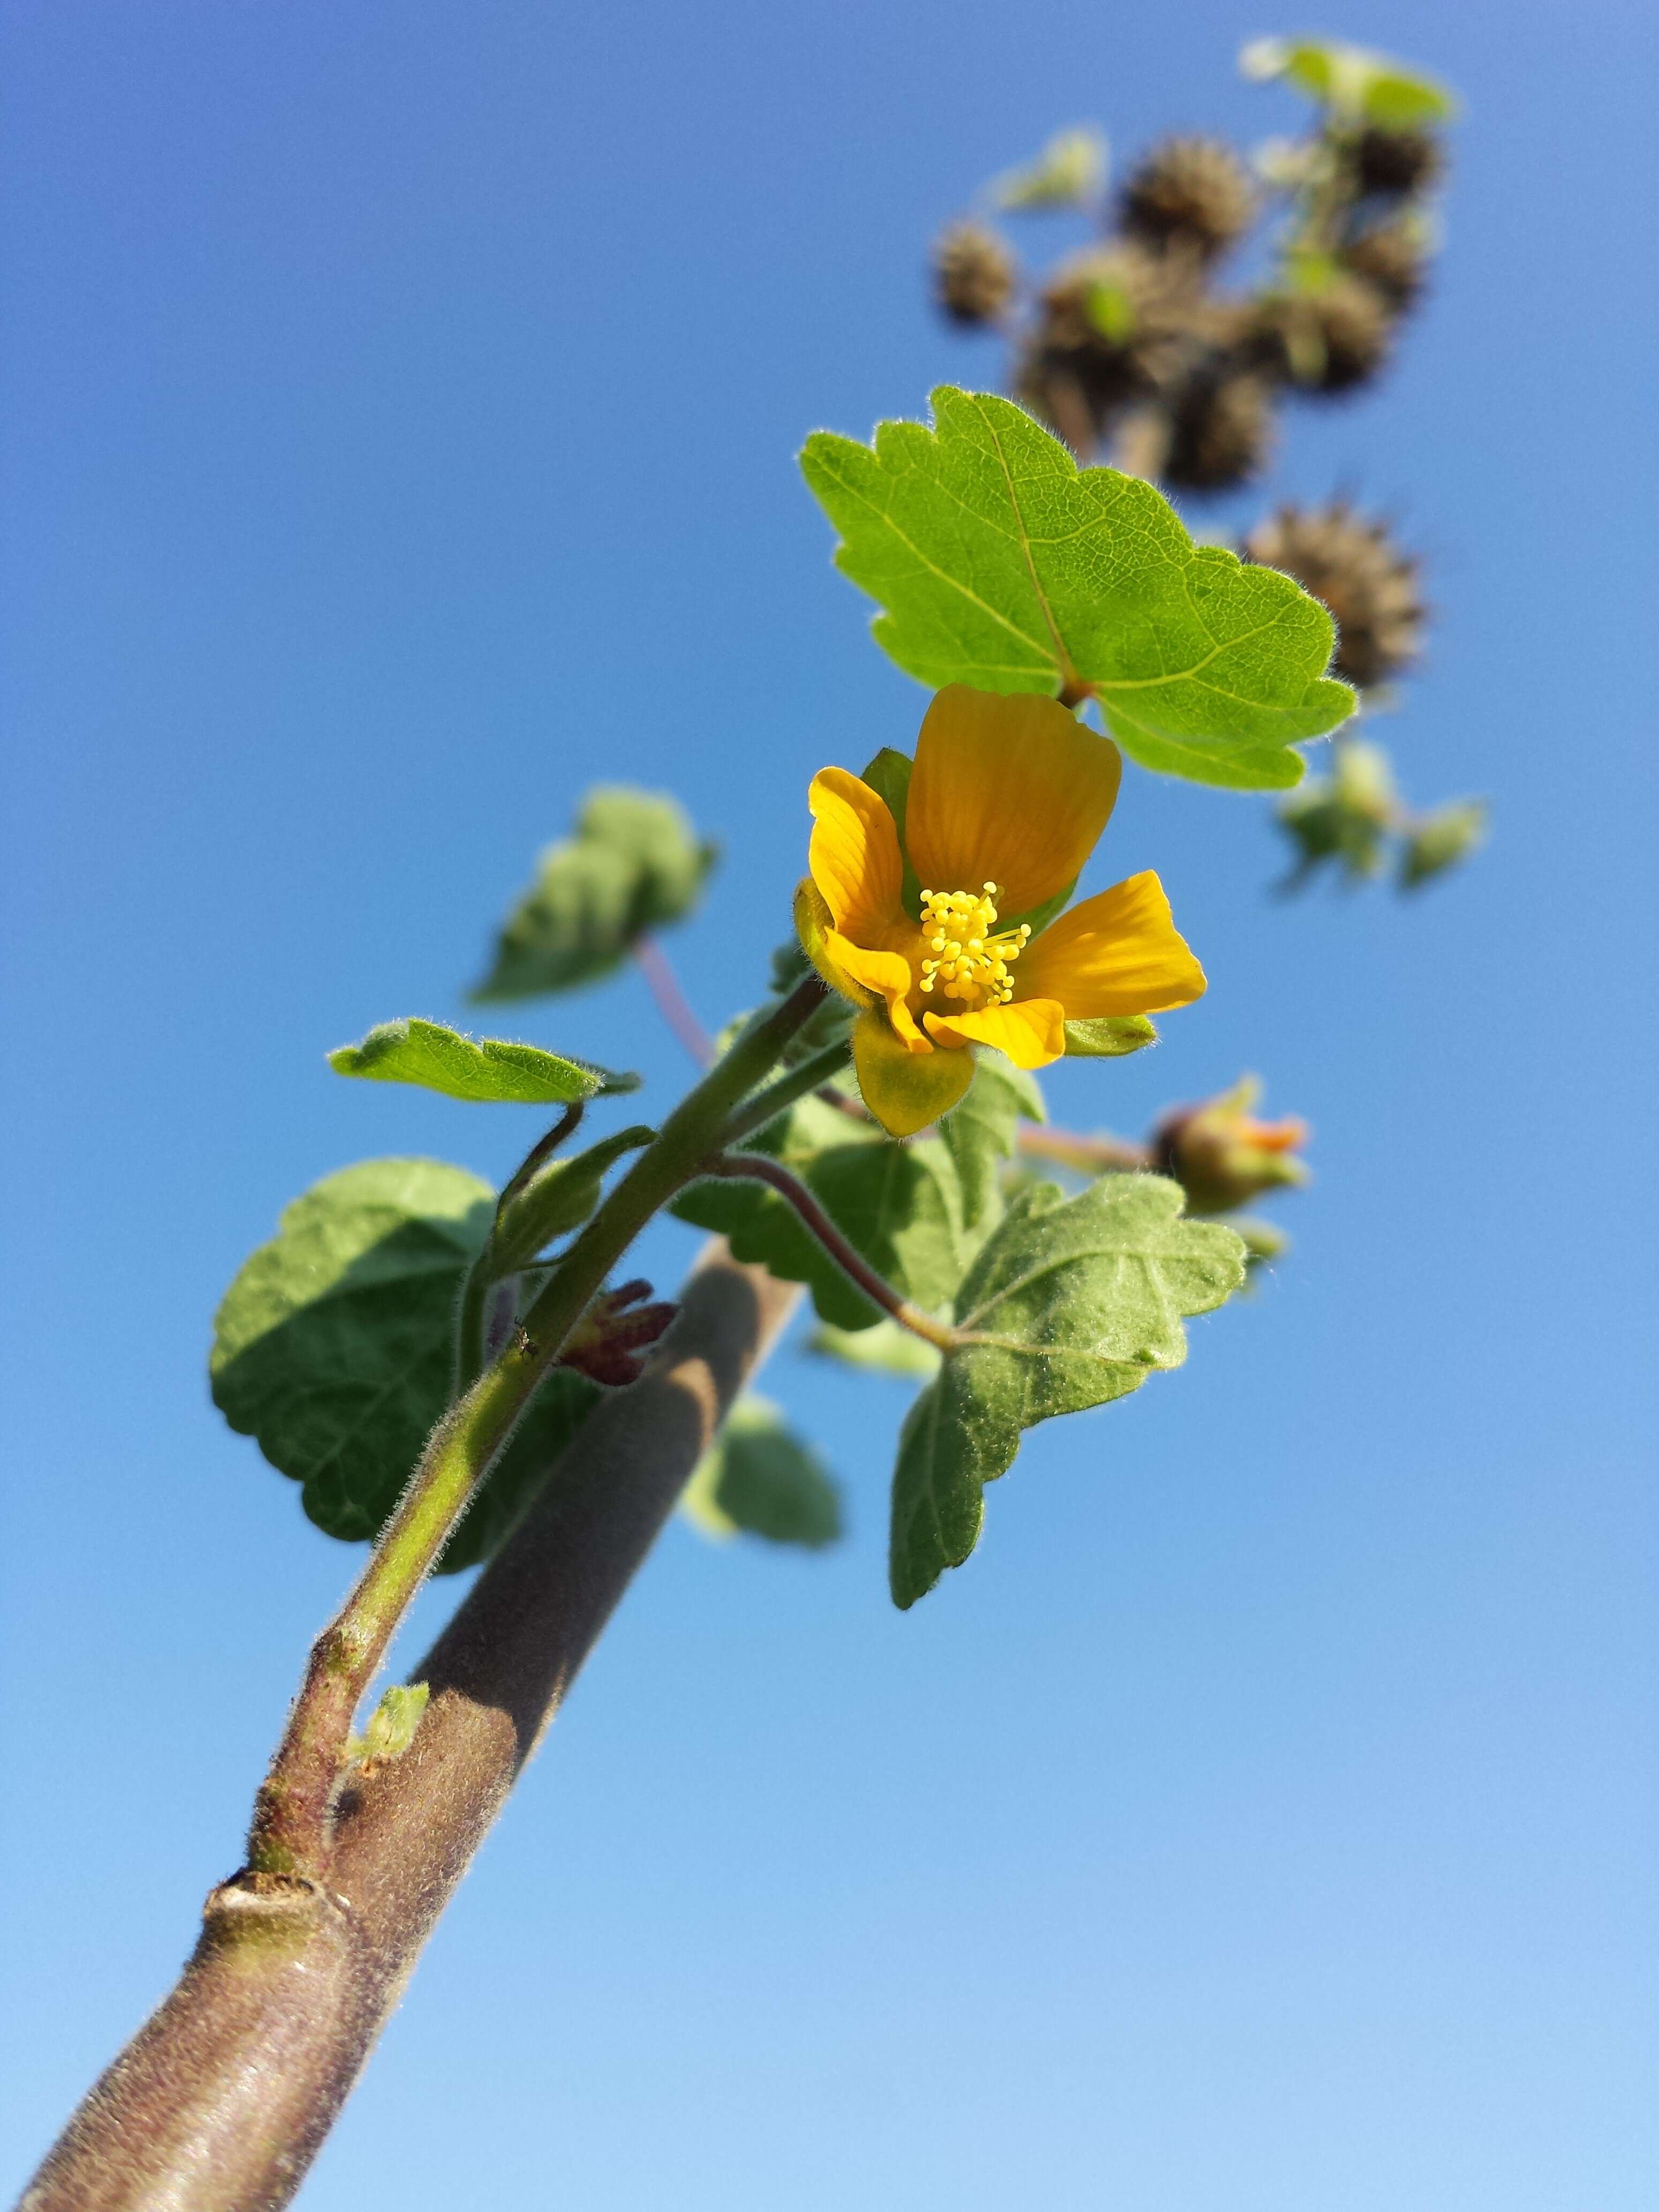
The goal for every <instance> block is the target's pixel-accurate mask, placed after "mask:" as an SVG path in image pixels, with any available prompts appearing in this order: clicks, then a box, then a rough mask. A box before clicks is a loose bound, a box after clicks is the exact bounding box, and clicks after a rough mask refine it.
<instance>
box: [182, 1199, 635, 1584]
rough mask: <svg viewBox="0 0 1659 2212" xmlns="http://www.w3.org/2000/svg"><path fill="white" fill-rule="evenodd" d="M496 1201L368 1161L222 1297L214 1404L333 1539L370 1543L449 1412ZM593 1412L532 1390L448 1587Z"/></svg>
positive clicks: (564, 1375) (567, 1390)
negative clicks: (289, 1481)
mask: <svg viewBox="0 0 1659 2212" xmlns="http://www.w3.org/2000/svg"><path fill="white" fill-rule="evenodd" d="M494 1214H495V1193H494V1192H493V1191H492V1190H491V1189H490V1188H489V1184H488V1183H486V1182H481V1181H480V1180H479V1178H478V1177H477V1176H472V1175H468V1174H467V1173H466V1172H465V1170H464V1169H461V1168H455V1167H448V1166H447V1165H445V1164H444V1163H443V1162H441V1161H439V1160H421V1159H386V1160H365V1161H363V1162H362V1163H361V1164H359V1165H357V1166H356V1167H349V1168H344V1169H343V1170H341V1171H340V1172H339V1173H338V1174H337V1175H331V1176H325V1177H324V1179H323V1181H322V1182H319V1183H317V1184H315V1185H313V1188H311V1189H310V1190H308V1191H307V1192H306V1194H304V1196H303V1197H301V1198H298V1199H296V1200H295V1201H294V1203H293V1205H291V1206H289V1207H288V1208H287V1210H286V1211H285V1212H284V1213H283V1217H282V1221H281V1223H280V1225H279V1227H278V1231H277V1234H276V1237H275V1238H274V1239H273V1241H272V1242H271V1243H269V1244H264V1245H262V1246H261V1247H260V1249H258V1251H257V1252H255V1253H254V1254H253V1255H252V1256H251V1257H250V1258H249V1259H248V1260H247V1261H246V1262H245V1263H244V1265H243V1267H241V1269H240V1273H238V1274H237V1276H236V1279H235V1280H234V1282H233V1283H232V1285H231V1286H230V1288H229V1290H228V1291H227V1292H226V1293H225V1297H224V1300H223V1303H222V1304H221V1306H220V1308H219V1310H218V1313H217V1314H216V1316H215V1319H214V1342H213V1352H212V1358H211V1360H210V1374H211V1377H212V1385H213V1398H214V1402H215V1404H216V1406H217V1407H219V1410H220V1412H221V1413H223V1415H224V1417H225V1419H226V1420H227V1421H228V1422H229V1424H230V1425H231V1427H232V1428H233V1429H235V1430H237V1431H239V1432H240V1434H242V1435H244V1436H251V1437H254V1438H255V1439H256V1440H257V1442H258V1446H259V1449H260V1450H261V1451H262V1452H263V1453H264V1455H265V1457H266V1459H267V1460H269V1461H270V1464H271V1465H272V1466H273V1467H275V1468H277V1469H278V1470H279V1471H280V1472H281V1473H282V1474H286V1475H289V1476H291V1477H292V1478H293V1480H295V1481H296V1482H298V1483H300V1484H301V1486H302V1498H303V1503H304V1505H305V1510H306V1512H307V1514H308V1515H309V1516H310V1518H311V1519H312V1520H313V1521H314V1522H316V1524H317V1526H318V1527H319V1528H322V1529H324V1530H325V1531H326V1532H327V1534H329V1535H331V1536H338V1537H342V1538H344V1539H346V1540H348V1541H362V1540H364V1539H367V1538H369V1537H372V1536H374V1534H377V1532H378V1531H379V1529H380V1526H381V1524H382V1522H384V1521H385V1520H386V1516H387V1515H388V1514H389V1513H390V1512H391V1510H392V1507H393V1506H394V1505H395V1504H397V1502H398V1498H399V1496H400V1495H401V1494H402V1492H403V1487H404V1484H405V1483H406V1482H407V1481H408V1480H409V1477H410V1473H411V1472H412V1470H413V1468H414V1466H415V1463H416V1460H417V1459H418V1458H419V1457H420V1455H421V1449H422V1446H423V1445H424V1443H426V1440H427V1437H428V1435H429V1434H430V1433H431V1431H432V1429H433V1427H434V1426H435V1424H436V1422H437V1420H438V1418H439V1416H440V1414H441V1413H442V1412H443V1410H444V1408H445V1407H446V1406H447V1403H448V1401H449V1394H450V1387H451V1381H452V1377H453V1362H454V1329H455V1307H456V1303H457V1300H458V1298H459V1295H460V1288H461V1282H462V1278H463V1277H464V1275H465V1273H466V1270H467V1269H468V1267H471V1263H472V1261H473V1260H474V1259H475V1257H476V1256H477V1254H478V1252H479V1251H480V1250H481V1249H482V1248H483V1243H484V1240H485V1238H486V1237H488V1236H489V1228H490V1223H491V1220H492V1219H493V1218H494ZM598 1395H599V1388H598V1385H597V1384H595V1383H590V1382H589V1381H588V1379H587V1377H586V1376H583V1375H578V1374H574V1373H573V1372H571V1371H570V1370H568V1369H559V1370H555V1372H554V1373H553V1374H552V1375H550V1376H549V1377H548V1378H547V1379H546V1380H545V1381H544V1383H542V1385H541V1387H540V1388H539V1389H538V1391H537V1393H536V1395H535V1397H534V1398H533V1399H532V1401H531V1404H530V1407H529V1409H528V1410H527V1412H526V1415H525V1418H524V1419H523V1421H522V1422H521V1423H520V1426H519V1429H518V1431H517V1432H516V1434H515V1435H514V1437H513V1441H512V1443H510V1444H509V1445H508V1446H507V1449H506V1451H505V1452H504V1453H503V1454H502V1455H501V1459H500V1460H499V1461H498V1462H497V1463H496V1465H495V1468H492V1469H491V1471H490V1474H489V1476H488V1477H487V1479H486V1480H485V1482H484V1484H483V1489H482V1491H481V1492H480V1494H479V1496H478V1497H477V1498H476V1499H475V1500H474V1502H473V1504H472V1507H471V1510H470V1511H469V1513H468V1514H467V1516H466V1518H465V1520H464V1521H463V1522H461V1524H460V1527H459V1528H458V1529H457V1531H456V1533H455V1534H454V1535H453V1537H452V1538H451V1540H450V1543H449V1547H448V1549H447V1552H446V1553H445V1555H444V1559H443V1563H442V1564H443V1568H444V1569H445V1570H446V1571H450V1570H453V1569H454V1568H457V1567H462V1566H468V1565H471V1564H472V1563H473V1562H474V1561H475V1560H477V1559H481V1558H483V1556H484V1555H485V1554H486V1553H487V1552H489V1550H491V1549H492V1548H493V1547H494V1546H495V1544H496V1543H497V1542H499V1541H500V1539H501V1536H502V1535H503V1534H505V1533H506V1530H507V1528H508V1527H509V1526H510V1525H511V1522H513V1519H514V1518H515V1517H516V1516H517V1514H518V1512H519V1510H520V1507H521V1506H522V1505H523V1504H524V1503H525V1502H526V1499H527V1498H529V1497H530V1496H531V1495H532V1493H533V1492H534V1491H535V1490H536V1488H537V1487H538V1486H539V1483H540V1481H541V1478H542V1476H543V1475H544V1474H545V1472H546V1470H547V1468H549V1467H550V1465H551V1463H552V1462H553V1460H554V1459H555V1458H556V1457H557V1455H558V1453H559V1452H560V1450H562V1448H563V1445H564V1443H566V1442H568V1439H569V1438H570V1437H572V1436H573V1435H574V1433H575V1431H576V1428H577V1427H578V1426H579V1425H580V1421H581V1420H582V1419H583V1418H584V1417H585V1415H586V1413H587V1411H588V1409H589V1407H591V1406H592V1403H593V1401H594V1400H595V1398H597V1396H598Z"/></svg>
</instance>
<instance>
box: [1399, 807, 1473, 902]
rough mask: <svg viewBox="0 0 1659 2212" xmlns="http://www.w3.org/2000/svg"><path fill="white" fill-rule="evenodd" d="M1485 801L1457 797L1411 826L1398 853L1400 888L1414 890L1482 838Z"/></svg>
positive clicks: (1451, 865) (1457, 860)
mask: <svg viewBox="0 0 1659 2212" xmlns="http://www.w3.org/2000/svg"><path fill="white" fill-rule="evenodd" d="M1486 823H1487V814H1486V801H1485V800H1484V799H1454V800H1453V801H1452V802H1451V804H1450V805H1448V806H1439V807H1437V808H1436V809H1435V811H1434V812H1433V813H1432V814H1429V815H1425V817H1424V818H1423V819H1422V821H1420V822H1419V823H1417V824H1416V826H1415V827H1414V828H1413V830H1412V833H1411V835H1410V836H1409V837H1407V840H1406V844H1405V848H1404V850H1403V851H1402V853H1401V856H1400V888H1401V890H1402V891H1410V890H1416V888H1417V886H1418V885H1419V884H1425V883H1427V882H1428V881H1429V880H1430V878H1431V877H1434V876H1438V875H1442V874H1443V873H1444V872H1445V871H1446V870H1447V869H1448V868H1455V867H1456V866H1459V865H1460V863H1461V862H1462V861H1464V860H1468V857H1469V855H1470V854H1472V853H1475V852H1478V851H1479V850H1480V847H1481V846H1482V845H1484V844H1485V842H1486Z"/></svg>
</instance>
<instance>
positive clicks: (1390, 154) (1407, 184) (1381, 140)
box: [1353, 127, 1446, 192]
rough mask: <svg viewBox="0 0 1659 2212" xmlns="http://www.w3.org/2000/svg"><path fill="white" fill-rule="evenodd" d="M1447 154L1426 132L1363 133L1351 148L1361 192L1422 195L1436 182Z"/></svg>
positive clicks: (1439, 143) (1438, 142) (1355, 175)
mask: <svg viewBox="0 0 1659 2212" xmlns="http://www.w3.org/2000/svg"><path fill="white" fill-rule="evenodd" d="M1445 165H1446V151H1445V148H1444V146H1443V144H1442V143H1441V142H1440V140H1439V139H1438V138H1436V137H1432V136H1431V134H1430V133H1429V132H1428V131H1379V130H1377V129H1376V128H1375V127H1373V128H1372V129H1370V130H1369V131H1361V132H1360V134H1359V137H1358V140H1357V141H1356V143H1355V145H1354V149H1353V172H1354V178H1355V181H1356V182H1357V183H1358V187H1359V189H1360V191H1362V192H1421V191H1427V190H1428V188H1429V186H1430V185H1432V184H1436V183H1437V182H1438V181H1439V179H1440V176H1441V173H1442V172H1443V170H1444V168H1445Z"/></svg>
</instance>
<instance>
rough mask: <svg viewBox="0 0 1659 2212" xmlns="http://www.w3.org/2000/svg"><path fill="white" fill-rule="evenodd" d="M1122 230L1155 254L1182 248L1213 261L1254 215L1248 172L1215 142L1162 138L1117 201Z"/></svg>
mask: <svg viewBox="0 0 1659 2212" xmlns="http://www.w3.org/2000/svg"><path fill="white" fill-rule="evenodd" d="M1119 210H1120V213H1121V219H1122V223H1123V228H1124V229H1125V230H1126V231H1127V232H1128V233H1129V234H1130V235H1131V236H1132V237H1134V238H1136V239H1139V240H1141V241H1142V242H1143V243H1145V244H1146V245H1148V246H1153V247H1155V248H1157V249H1158V250H1159V251H1164V250H1165V249H1168V248H1170V247H1172V246H1173V247H1183V246H1184V247H1186V248H1188V250H1190V251H1191V252H1193V253H1194V254H1195V255H1196V256H1197V258H1199V259H1200V261H1210V260H1212V259H1213V258H1215V256H1216V255H1217V254H1218V253H1221V252H1225V249H1226V248H1227V247H1228V246H1231V245H1232V243H1233V242H1234V240H1236V239H1238V238H1240V237H1242V236H1243V234H1244V232H1245V231H1247V230H1248V229H1249V227H1250V223H1251V222H1252V220H1253V218H1254V216H1255V192H1254V191H1252V189H1251V186H1250V179H1249V173H1248V171H1247V170H1246V169H1245V167H1244V165H1243V162H1242V161H1240V160H1239V158H1238V156H1237V154H1235V153H1234V151H1233V149H1232V148H1231V146H1229V145H1227V144H1226V143H1225V142H1224V141H1223V140H1221V139H1219V138H1165V139H1164V140H1163V141H1162V143H1160V144H1158V145H1157V146H1154V147H1153V149H1152V151H1151V153H1150V154H1148V155H1146V157H1145V159H1144V160H1143V161H1141V162H1140V164H1139V167H1137V168H1135V169H1134V170H1133V171H1132V172H1131V173H1130V176H1129V179H1128V180H1127V183H1126V184H1125V185H1124V187H1123V190H1122V192H1121V195H1120V197H1119Z"/></svg>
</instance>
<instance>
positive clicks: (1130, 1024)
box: [1066, 1014, 1158, 1060]
mask: <svg viewBox="0 0 1659 2212" xmlns="http://www.w3.org/2000/svg"><path fill="white" fill-rule="evenodd" d="M1157 1042H1158V1031H1157V1030H1155V1029H1154V1028H1153V1027H1152V1024H1151V1022H1149V1021H1148V1020H1147V1018H1146V1015H1145V1014H1097V1015H1094V1016H1092V1017H1091V1018H1090V1019H1089V1020H1087V1021H1082V1022H1067V1023H1066V1058H1067V1059H1068V1060H1071V1059H1077V1060H1121V1059H1122V1057H1123V1055H1124V1054H1125V1053H1127V1052H1140V1051H1142V1050H1143V1049H1144V1048H1146V1046H1147V1045H1149V1044H1156V1043H1157Z"/></svg>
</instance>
